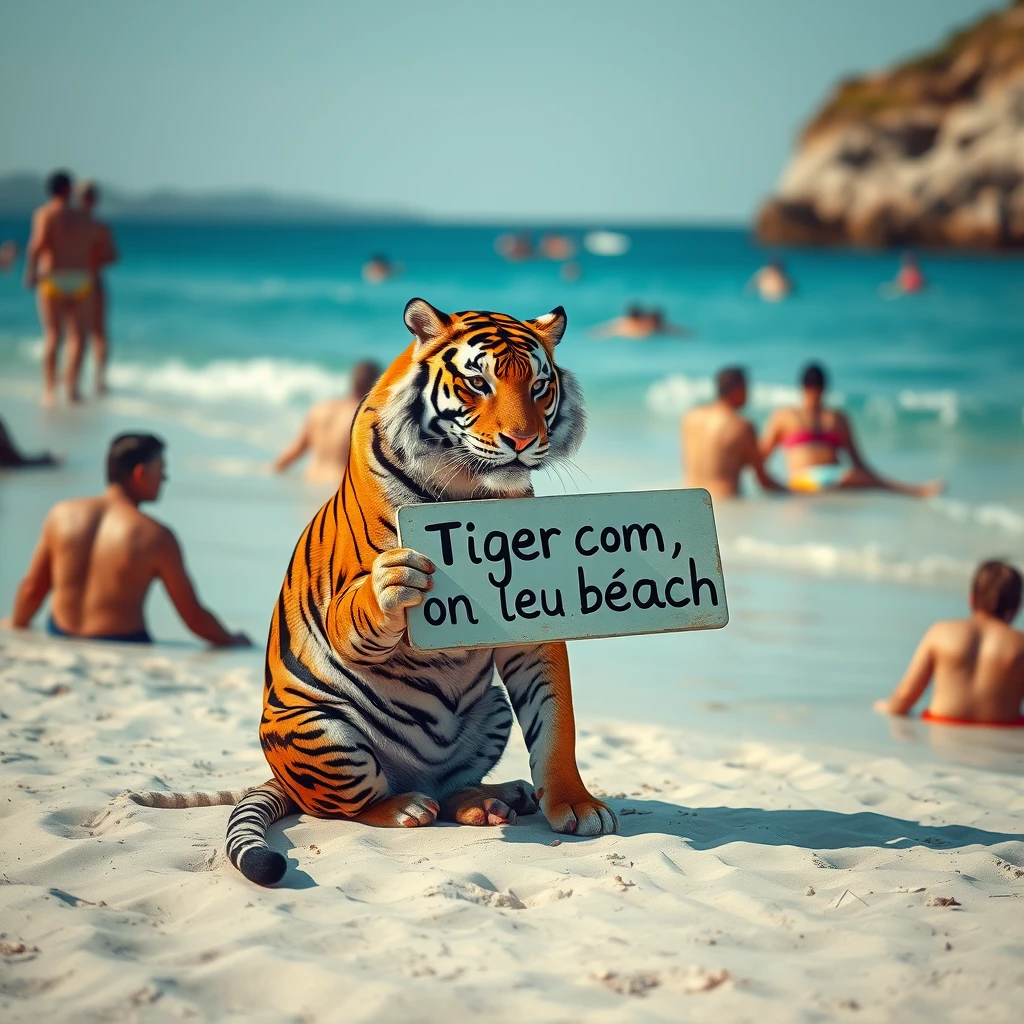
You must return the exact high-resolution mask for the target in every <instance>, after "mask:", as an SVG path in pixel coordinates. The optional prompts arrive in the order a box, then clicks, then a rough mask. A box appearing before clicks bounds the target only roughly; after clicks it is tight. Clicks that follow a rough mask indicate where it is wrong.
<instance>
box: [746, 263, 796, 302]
mask: <svg viewBox="0 0 1024 1024" xmlns="http://www.w3.org/2000/svg"><path fill="white" fill-rule="evenodd" d="M747 287H748V288H753V289H754V290H755V291H756V292H757V294H758V295H760V296H761V298H762V299H763V300H764V301H765V302H781V301H782V300H783V299H786V298H788V297H789V296H790V295H791V294H792V292H793V281H792V279H791V278H790V276H789V274H787V273H786V268H785V266H783V263H782V260H769V261H768V262H767V263H766V264H765V265H764V266H763V267H762V268H761V269H760V270H758V271H757V272H756V273H755V274H754V276H753V277H752V278H751V279H750V281H749V282H748V284H747Z"/></svg>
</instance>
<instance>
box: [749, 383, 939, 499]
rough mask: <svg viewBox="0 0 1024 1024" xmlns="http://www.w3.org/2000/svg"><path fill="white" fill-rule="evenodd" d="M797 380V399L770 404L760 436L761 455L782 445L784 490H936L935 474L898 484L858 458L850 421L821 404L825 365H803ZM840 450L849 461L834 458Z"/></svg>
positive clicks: (915, 493)
mask: <svg viewBox="0 0 1024 1024" xmlns="http://www.w3.org/2000/svg"><path fill="white" fill-rule="evenodd" d="M800 385H801V387H802V388H803V400H802V402H801V404H800V405H799V406H796V407H793V408H788V409H778V410H776V412H775V413H774V414H773V415H772V417H771V418H770V419H769V420H768V424H767V426H766V427H765V430H764V434H763V435H762V438H761V455H762V456H763V458H764V459H765V460H767V459H768V456H769V455H771V453H772V452H773V451H775V449H776V448H777V447H779V445H781V446H782V447H783V449H784V450H785V455H786V469H787V471H788V474H789V488H790V490H793V491H802V492H804V493H809V494H815V493H818V492H820V491H830V490H865V489H871V488H874V489H879V490H885V491H894V492H896V493H897V494H907V495H910V496H911V497H914V498H929V497H932V496H933V495H936V494H939V493H940V492H941V491H942V488H943V482H942V481H941V480H934V481H932V482H931V483H928V484H903V483H899V482H898V481H895V480H887V479H885V478H884V477H882V476H879V474H878V473H876V472H875V471H874V470H873V469H871V468H870V467H869V466H868V465H867V464H866V463H865V462H864V459H863V457H862V456H861V454H860V451H859V449H858V448H857V442H856V440H855V439H854V436H853V427H852V426H851V425H850V421H849V420H848V419H847V418H846V417H845V416H844V415H843V414H842V413H841V412H839V411H838V410H836V409H829V408H827V407H826V406H825V404H824V398H825V389H826V387H827V385H828V380H827V377H826V374H825V370H824V369H823V368H822V367H821V366H819V365H818V364H817V363H811V364H809V365H808V366H807V367H805V369H804V371H803V373H802V375H801V377H800ZM844 452H845V453H846V456H847V457H848V459H849V461H850V465H849V466H846V465H844V464H843V463H842V462H840V461H839V456H840V455H841V454H843V453H844Z"/></svg>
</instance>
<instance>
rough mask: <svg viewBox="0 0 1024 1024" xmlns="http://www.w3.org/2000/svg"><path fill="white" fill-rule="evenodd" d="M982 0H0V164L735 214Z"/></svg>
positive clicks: (504, 214)
mask: <svg viewBox="0 0 1024 1024" xmlns="http://www.w3.org/2000/svg"><path fill="white" fill-rule="evenodd" d="M995 6H999V4H998V3H996V2H994V0H628V2H627V0H618V2H608V0H584V2H580V0H513V2H505V3H493V2H487V0H479V2H469V0H465V2H463V0H431V2H430V3H425V2H422V0H386V2H380V0H377V2H373V3H358V4H357V3H353V2H351V0H337V2H328V0H323V2H319V0H318V2H313V0H291V2H289V3H287V4H285V3H277V2H267V0H246V2H240V0H215V2H212V3H211V2H206V0H202V2H197V0H175V2H174V3H156V2H145V0H143V2H140V0H90V2H88V3H81V2H80V0H74V2H71V0H3V3H0V175H2V174H6V173H10V172H14V171H25V170H31V171H46V170H49V169H51V168H53V167H56V166H68V167H70V168H71V169H72V170H74V171H75V172H76V173H78V174H80V175H83V176H90V177H95V178H97V179H98V180H99V181H100V182H106V183H108V184H110V185H112V186H121V187H125V188H128V189H130V190H133V191H136V190H147V189H150V188H155V187H174V188H182V189H188V190H207V189H210V190H212V189H230V188H236V187H259V188H268V189H272V190H274V191H278V192H282V193H286V194H290V195H308V196H316V197H322V198H327V199H332V200H338V201H342V202H346V203H351V204H354V205H357V206H360V207H378V208H380V207H383V208H388V209H401V210H407V211H411V212H417V213H422V214H426V215H429V216H432V217H438V218H452V219H460V220H488V221H516V220H522V221H528V220H534V221H536V220H560V221H566V222H568V221H590V220H599V221H606V222H642V221H666V222H679V221H703V222H726V221H742V220H744V219H746V218H749V217H750V216H751V215H752V214H753V212H754V211H755V210H756V208H757V206H758V204H759V203H760V201H761V200H762V199H763V198H764V197H765V196H766V195H767V194H768V193H769V192H770V191H771V189H772V187H773V185H774V183H775V182H776V181H777V179H778V177H779V175H780V173H781V171H782V168H783V166H784V164H785V162H786V160H787V158H788V156H789V154H790V153H791V151H792V146H793V143H794V141H795V139H796V136H797V133H798V132H799V130H800V127H801V125H802V124H804V123H805V122H806V121H807V119H808V118H809V117H810V115H811V114H812V113H813V112H814V110H815V109H816V108H817V107H818V106H819V105H820V104H821V102H822V101H823V100H824V99H825V97H826V96H827V94H828V92H829V90H830V89H831V88H832V86H833V85H834V84H835V83H836V82H837V81H838V80H839V79H841V78H843V77H846V76H847V75H849V74H852V73H857V72H864V71H868V70H872V69H878V68H881V67H884V66H886V65H887V64H889V63H891V62H893V61H896V60H899V59H902V58H904V57H906V56H908V55H910V54H912V53H915V52H917V51H920V50H922V49H926V48H928V47H930V46H932V45H934V44H935V43H937V42H938V41H940V40H941V39H942V38H943V37H944V36H945V35H946V34H947V33H948V32H949V31H950V30H951V29H952V28H954V27H957V26H959V25H961V24H963V23H965V22H970V21H971V20H973V19H974V18H976V17H977V16H978V14H979V13H981V12H982V11H985V10H991V9H992V8H993V7H995Z"/></svg>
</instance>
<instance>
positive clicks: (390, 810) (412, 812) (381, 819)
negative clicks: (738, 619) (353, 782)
mask: <svg viewBox="0 0 1024 1024" xmlns="http://www.w3.org/2000/svg"><path fill="white" fill-rule="evenodd" d="M440 810H441V808H440V806H439V805H438V803H437V801H436V800H434V799H433V798H432V797H429V796H427V795H426V794H425V793H400V794H399V795H398V796H389V797H387V798H385V799H384V800H381V801H380V802H379V803H376V804H373V806H371V807H367V808H366V810H365V811H363V813H362V814H359V815H357V816H356V821H361V822H362V823H363V824H364V825H375V826H377V828H416V827H417V826H419V825H433V824H434V822H435V821H437V816H438V814H439V813H440Z"/></svg>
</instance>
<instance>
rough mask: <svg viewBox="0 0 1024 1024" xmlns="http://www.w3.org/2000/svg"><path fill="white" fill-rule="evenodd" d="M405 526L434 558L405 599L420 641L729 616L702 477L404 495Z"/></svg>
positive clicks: (473, 642) (412, 541) (635, 629)
mask: <svg viewBox="0 0 1024 1024" xmlns="http://www.w3.org/2000/svg"><path fill="white" fill-rule="evenodd" d="M398 536H399V543H400V544H401V546H402V547H407V548H412V549H413V550H415V551H419V552H420V553H421V554H424V555H426V556H427V557H428V558H429V559H430V560H431V561H432V562H433V563H434V565H435V567H436V571H435V572H434V577H433V579H434V586H433V589H431V590H430V591H429V592H428V593H427V597H426V600H425V601H424V602H423V603H422V604H421V605H419V606H418V607H416V608H409V609H408V610H407V614H408V622H409V640H410V643H411V644H412V645H413V646H414V647H416V648H419V649H420V650H443V649H445V648H451V647H501V646H508V645H510V644H529V643H543V642H545V641H548V640H572V639H584V638H589V637H601V636H623V635H626V634H632V633H664V632H670V631H675V630H689V629H720V628H721V627H722V626H724V625H725V624H726V623H727V622H728V621H729V610H728V607H727V605H726V601H725V580H724V578H723V576H722V561H721V558H720V557H719V553H718V535H717V533H716V532H715V516H714V512H713V510H712V508H711V495H709V494H708V492H707V491H705V490H704V489H703V488H694V489H687V490H678V489H676V490H666V491H625V492H622V493H616V494H570V495H560V496H556V497H545V498H511V499H497V500H489V501H450V502H449V501H446V502H440V503H437V504H428V505H403V506H402V507H401V508H400V509H399V510H398Z"/></svg>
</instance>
